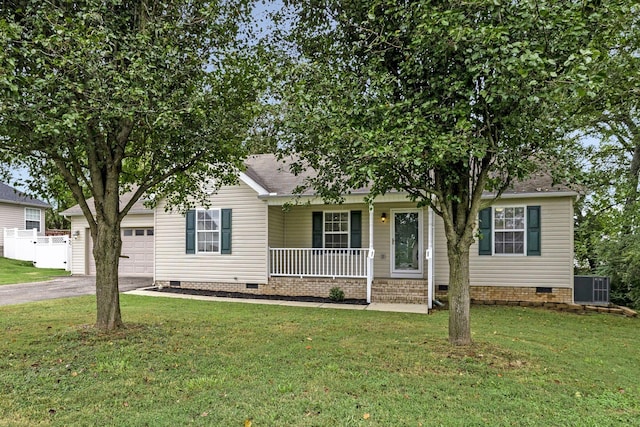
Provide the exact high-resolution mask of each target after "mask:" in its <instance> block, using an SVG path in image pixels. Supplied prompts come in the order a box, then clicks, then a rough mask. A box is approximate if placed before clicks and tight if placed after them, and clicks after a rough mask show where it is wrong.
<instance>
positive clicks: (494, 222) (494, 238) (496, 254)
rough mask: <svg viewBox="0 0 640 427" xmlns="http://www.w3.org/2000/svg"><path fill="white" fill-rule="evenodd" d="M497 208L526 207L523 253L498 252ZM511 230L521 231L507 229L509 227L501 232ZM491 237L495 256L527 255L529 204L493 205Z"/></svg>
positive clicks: (492, 250)
mask: <svg viewBox="0 0 640 427" xmlns="http://www.w3.org/2000/svg"><path fill="white" fill-rule="evenodd" d="M496 208H498V209H509V208H523V209H524V221H523V224H524V228H523V229H522V231H523V234H524V236H523V247H522V253H521V254H499V253H496ZM509 231H520V230H519V229H518V230H513V229H512V230H507V229H501V230H500V232H501V233H504V232H509ZM491 237H492V239H493V240H492V241H491V255H493V256H498V257H503V256H504V257H523V256H527V205H505V206H493V207H492V208H491Z"/></svg>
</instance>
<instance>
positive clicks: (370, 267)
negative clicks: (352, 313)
mask: <svg viewBox="0 0 640 427" xmlns="http://www.w3.org/2000/svg"><path fill="white" fill-rule="evenodd" d="M374 256H375V250H374V249H373V203H369V255H368V257H367V304H371V285H372V283H373V258H374Z"/></svg>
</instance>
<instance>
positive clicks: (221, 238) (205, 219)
mask: <svg viewBox="0 0 640 427" xmlns="http://www.w3.org/2000/svg"><path fill="white" fill-rule="evenodd" d="M185 220H186V232H185V236H186V237H185V240H186V253H187V254H196V253H198V254H200V253H221V254H230V253H231V229H232V226H231V209H196V210H189V211H187V214H186V216H185Z"/></svg>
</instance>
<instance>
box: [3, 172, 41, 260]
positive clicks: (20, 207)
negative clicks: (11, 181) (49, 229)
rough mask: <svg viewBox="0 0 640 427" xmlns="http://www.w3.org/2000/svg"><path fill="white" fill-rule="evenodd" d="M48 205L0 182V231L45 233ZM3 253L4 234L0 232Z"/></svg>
mask: <svg viewBox="0 0 640 427" xmlns="http://www.w3.org/2000/svg"><path fill="white" fill-rule="evenodd" d="M49 207H51V206H49V204H48V203H45V202H43V201H41V200H38V199H35V198H33V197H31V196H28V195H26V194H25V193H23V192H21V191H18V190H16V189H15V188H13V187H9V186H8V185H6V184H3V183H1V182H0V231H2V228H17V229H19V230H31V229H33V228H35V229H36V230H38V234H41V235H44V233H45V210H46V209H47V208H49ZM3 251H4V233H1V232H0V254H2V253H3Z"/></svg>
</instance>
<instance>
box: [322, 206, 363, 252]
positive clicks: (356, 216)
mask: <svg viewBox="0 0 640 427" xmlns="http://www.w3.org/2000/svg"><path fill="white" fill-rule="evenodd" d="M311 223H312V229H311V246H312V247H313V248H326V249H346V248H361V247H362V211H357V210H354V211H326V212H312V216H311Z"/></svg>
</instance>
